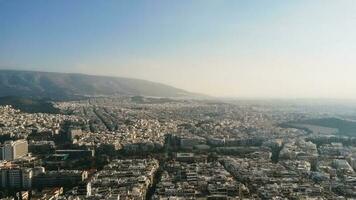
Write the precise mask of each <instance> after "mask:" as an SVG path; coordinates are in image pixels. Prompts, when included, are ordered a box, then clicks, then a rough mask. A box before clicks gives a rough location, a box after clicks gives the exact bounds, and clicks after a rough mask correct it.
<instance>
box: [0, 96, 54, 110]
mask: <svg viewBox="0 0 356 200" xmlns="http://www.w3.org/2000/svg"><path fill="white" fill-rule="evenodd" d="M0 105H3V106H4V105H11V106H12V107H14V108H16V109H19V110H21V111H23V112H28V113H39V112H40V113H52V114H57V113H59V112H60V110H59V109H57V108H55V107H54V106H53V104H52V103H50V102H47V101H45V100H41V99H29V98H24V97H15V96H8V97H0Z"/></svg>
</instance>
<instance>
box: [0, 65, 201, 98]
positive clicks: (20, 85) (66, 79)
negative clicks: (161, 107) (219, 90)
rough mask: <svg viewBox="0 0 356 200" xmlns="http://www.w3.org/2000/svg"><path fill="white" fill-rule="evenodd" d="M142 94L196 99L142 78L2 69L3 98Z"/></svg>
mask: <svg viewBox="0 0 356 200" xmlns="http://www.w3.org/2000/svg"><path fill="white" fill-rule="evenodd" d="M116 95H132V96H134V95H140V96H151V97H196V96H199V95H197V94H194V93H190V92H187V91H185V90H182V89H178V88H175V87H172V86H168V85H165V84H161V83H155V82H151V81H146V80H140V79H131V78H122V77H110V76H94V75H85V74H71V73H55V72H38V71H18V70H0V97H4V96H20V97H29V98H46V99H51V100H65V99H74V98H78V97H85V96H116Z"/></svg>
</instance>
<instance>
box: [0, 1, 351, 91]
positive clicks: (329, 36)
mask: <svg viewBox="0 0 356 200" xmlns="http://www.w3.org/2000/svg"><path fill="white" fill-rule="evenodd" d="M355 35H356V1H353V0H340V1H334V0H313V1H310V0H298V1H294V0H280V1H279V0H276V1H261V0H259V1H255V0H248V1H247V0H244V1H242V0H226V1H224V0H194V1H191V0H176V1H173V0H155V1H152V0H151V1H138V0H137V1H136V0H113V1H111V0H105V1H99V0H97V1H93V0H76V1H72V0H53V1H48V0H31V1H19V0H0V68H3V69H5V68H6V69H26V70H41V71H58V72H80V73H87V74H99V75H112V76H125V77H133V78H142V79H147V80H152V81H157V82H162V83H166V84H170V85H173V86H176V87H180V88H183V89H187V90H190V91H193V92H201V93H207V94H210V95H215V96H235V97H268V98H271V97H276V98H298V97H305V98H308V97H312V98H356V79H355V78H354V77H355V74H356V56H355V55H354V53H355V52H356V37H355Z"/></svg>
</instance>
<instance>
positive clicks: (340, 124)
mask: <svg viewBox="0 0 356 200" xmlns="http://www.w3.org/2000/svg"><path fill="white" fill-rule="evenodd" d="M303 123H304V124H310V125H317V126H324V127H328V128H336V129H339V132H340V135H348V136H356V122H355V121H349V120H344V119H339V118H321V119H310V120H305V121H303Z"/></svg>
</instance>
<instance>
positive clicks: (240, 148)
mask: <svg viewBox="0 0 356 200" xmlns="http://www.w3.org/2000/svg"><path fill="white" fill-rule="evenodd" d="M54 104H55V106H56V107H57V108H59V109H60V111H61V113H60V114H45V113H25V112H22V111H20V110H17V109H14V108H12V107H11V106H1V107H0V141H1V144H0V199H9V200H10V199H41V200H50V199H51V200H52V199H58V200H81V199H88V200H100V199H108V200H109V199H110V200H111V199H112V200H114V199H115V200H131V199H132V200H144V199H153V200H159V199H162V200H181V199H201V200H204V199H207V200H225V199H226V200H227V199H256V200H257V199H275V200H279V199H295V200H299V199H301V200H303V199H305V200H307V199H317V200H322V199H330V200H331V199H340V200H344V199H345V200H346V199H352V198H356V172H355V170H356V138H355V136H356V133H355V134H354V136H352V135H351V136H350V135H349V136H345V135H340V134H338V133H339V131H338V130H335V129H332V128H327V127H322V126H312V125H309V126H307V125H304V126H303V125H301V124H294V125H293V126H286V125H285V124H286V123H288V122H296V121H303V120H308V119H314V118H323V117H324V118H325V117H333V116H334V114H335V113H333V112H332V111H330V112H329V111H325V110H322V109H320V110H318V109H309V107H297V106H293V105H290V104H287V103H283V102H281V103H280V105H279V104H278V102H277V103H269V102H267V103H261V102H259V103H249V102H244V101H239V102H238V101H228V102H220V101H213V100H184V99H177V100H176V99H168V98H167V99H166V98H144V97H110V98H109V97H97V98H87V99H85V100H78V101H67V102H55V103H54ZM282 124H284V125H282Z"/></svg>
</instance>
